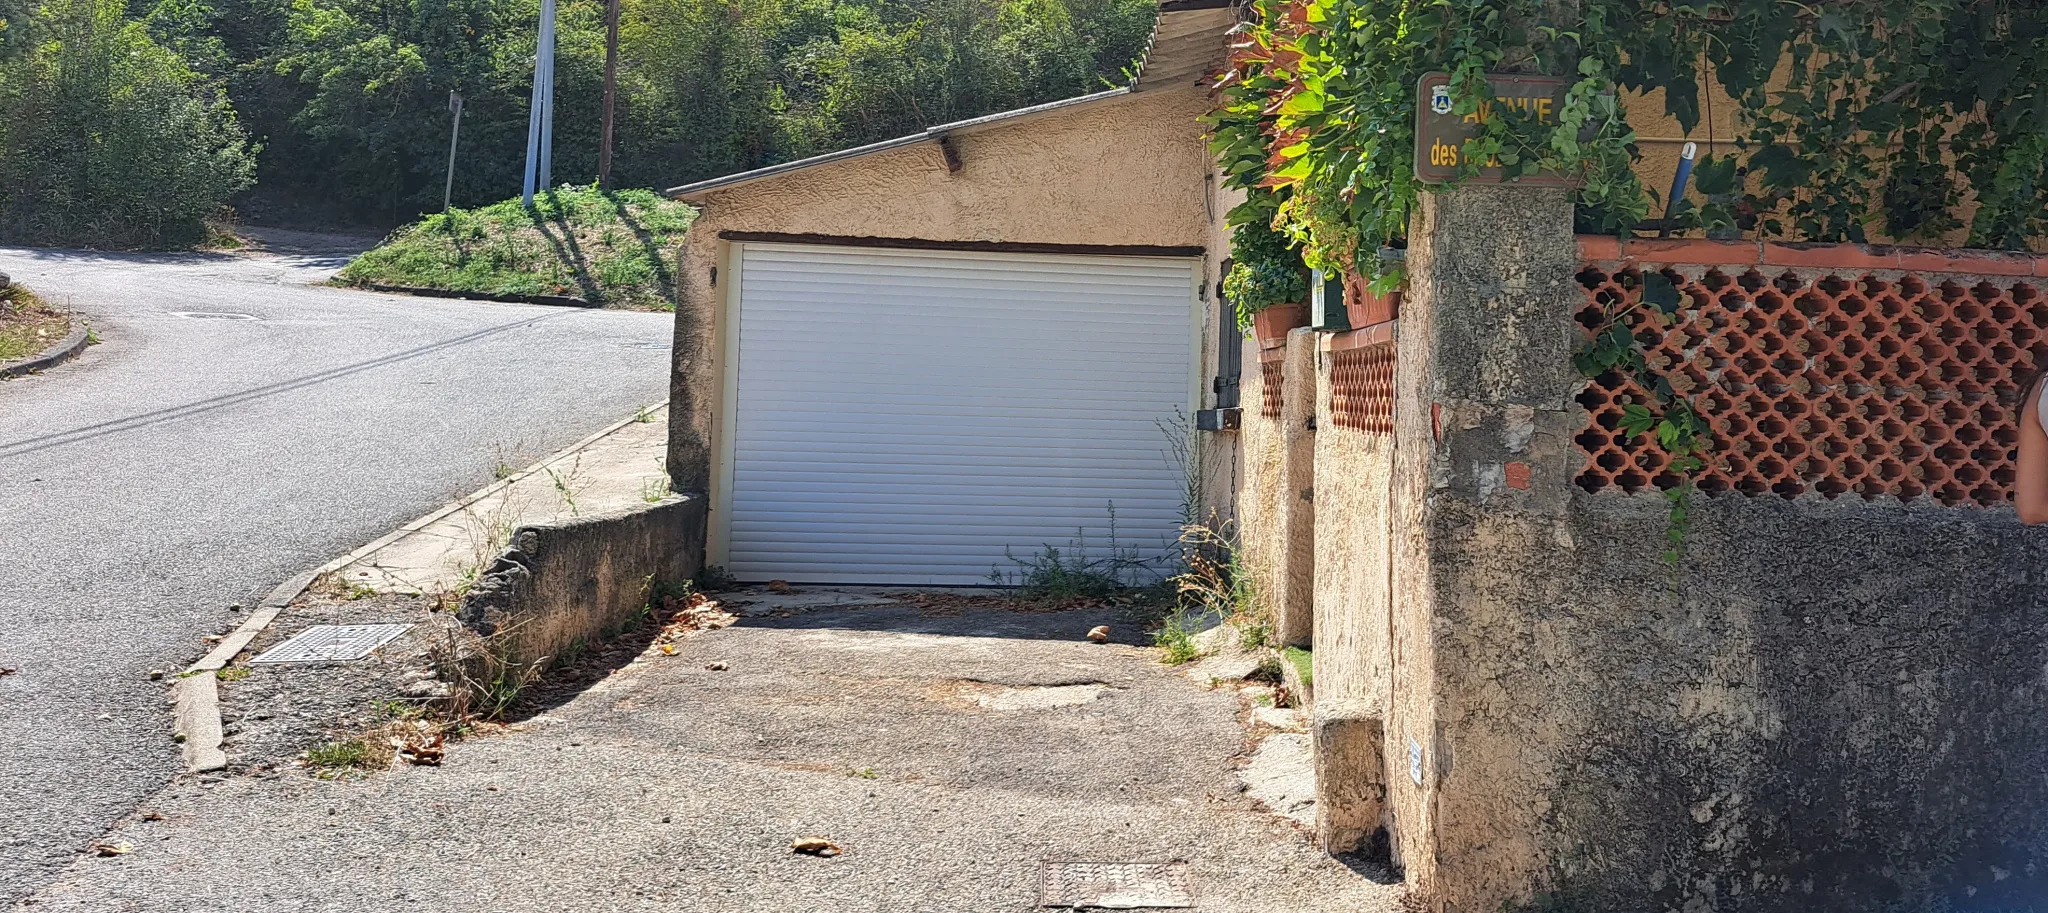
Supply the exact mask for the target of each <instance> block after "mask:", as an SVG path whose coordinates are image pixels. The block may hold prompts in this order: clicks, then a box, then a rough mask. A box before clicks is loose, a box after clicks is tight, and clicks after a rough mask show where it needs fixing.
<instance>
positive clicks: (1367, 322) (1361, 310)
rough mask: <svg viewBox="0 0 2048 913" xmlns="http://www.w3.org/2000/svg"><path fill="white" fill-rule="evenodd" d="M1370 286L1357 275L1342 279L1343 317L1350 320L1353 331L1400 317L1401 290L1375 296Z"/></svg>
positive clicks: (1369, 282) (1351, 274)
mask: <svg viewBox="0 0 2048 913" xmlns="http://www.w3.org/2000/svg"><path fill="white" fill-rule="evenodd" d="M1371 285H1372V283H1371V281H1370V280H1368V279H1366V278H1365V277H1364V276H1361V275H1359V274H1357V273H1350V274H1348V275H1346V276H1345V277H1344V316H1345V317H1347V318H1349V319H1350V320H1351V328H1352V329H1354V330H1362V329H1364V328H1366V327H1369V326H1372V325H1373V324H1376V323H1386V322H1387V321H1389V320H1393V319H1394V318H1396V317H1399V316H1401V290H1400V289H1395V290H1393V291H1391V292H1387V293H1386V294H1384V295H1376V294H1373V292H1372V289H1371Z"/></svg>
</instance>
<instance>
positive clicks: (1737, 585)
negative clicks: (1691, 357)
mask: <svg viewBox="0 0 2048 913" xmlns="http://www.w3.org/2000/svg"><path fill="white" fill-rule="evenodd" d="M1420 216H1421V218H1420V220H1419V222H1418V226H1419V229H1420V230H1418V232H1417V233H1416V235H1417V237H1416V238H1415V248H1416V249H1415V250H1414V252H1412V253H1411V262H1412V263H1413V264H1414V272H1413V274H1412V276H1411V286H1410V288H1411V293H1410V301H1409V305H1408V307H1407V308H1405V309H1404V312H1403V314H1402V325H1401V330H1402V336H1401V342H1400V345H1401V347H1402V348H1401V357H1402V359H1403V363H1402V365H1401V367H1400V368H1399V372H1400V377H1401V379H1402V387H1403V389H1402V392H1401V396H1402V397H1403V398H1402V400H1401V403H1400V406H1401V409H1402V411H1403V413H1404V414H1403V416H1402V417H1401V419H1400V420H1399V425H1400V429H1401V430H1400V432H1399V433H1398V436H1399V439H1400V448H1401V449H1400V452H1399V453H1398V454H1397V457H1396V463H1397V467H1396V478H1395V480H1394V488H1395V495H1394V500H1395V504H1396V516H1397V520H1396V529H1395V539H1396V540H1397V542H1400V543H1405V548H1401V549H1399V550H1398V551H1397V557H1396V559H1395V560H1396V562H1397V563H1396V566H1395V568H1394V572H1395V580H1396V583H1395V605H1396V609H1395V612H1394V617H1395V623H1396V624H1395V626H1396V630H1395V633H1394V640H1395V642H1396V646H1395V651H1394V653H1395V656H1396V659H1395V662H1394V673H1393V682H1392V685H1393V694H1394V699H1393V702H1392V703H1393V706H1392V707H1391V708H1390V709H1391V712H1390V714H1389V720H1388V731H1387V738H1386V743H1387V746H1388V751H1387V753H1388V756H1389V757H1388V759H1387V761H1388V767H1389V769H1390V770H1389V773H1390V774H1392V773H1394V772H1396V771H1398V774H1397V775H1393V776H1390V777H1389V782H1390V784H1391V788H1392V794H1391V796H1390V809H1391V811H1390V816H1391V817H1392V818H1393V820H1394V823H1395V830H1396V837H1397V841H1398V842H1399V844H1400V846H1401V848H1402V849H1403V851H1404V852H1403V856H1404V859H1403V861H1404V862H1405V863H1406V864H1407V865H1408V868H1409V873H1410V875H1411V878H1412V879H1414V880H1415V881H1416V882H1417V884H1418V885H1419V886H1420V887H1422V888H1423V890H1424V892H1425V895H1426V896H1427V897H1428V898H1429V899H1430V900H1431V901H1432V903H1433V905H1434V906H1435V907H1436V908H1438V909H1448V910H1459V911H1489V913H1490V911H1494V910H1498V909H1501V906H1502V904H1503V903H1506V904H1508V905H1510V906H1513V905H1520V904H1528V903H1533V902H1535V901H1537V900H1538V899H1539V898H1541V899H1544V900H1547V901H1553V902H1557V903H1560V904H1562V905H1563V907H1564V908H1566V909H1586V910H1722V911H1729V910H1756V911H1764V910H1786V909H1800V910H1840V911H1868V910H1880V909H1893V908H1898V909H1915V910H1918V909H1931V908H1936V906H1937V905H1938V904H1941V903H1947V904H1950V905H1952V906H1951V908H1953V909H1961V910H1994V909H2001V910H2002V909H2027V908H2029V906H2032V905H2038V903H2039V900H2040V899H2041V898H2043V897H2048V869H2044V868H2042V867H2041V866H2040V865H2038V864H2037V852H2038V849H2037V848H2040V847H2042V846H2043V844H2044V840H2043V838H2044V836H2048V835H2044V834H2043V833H2042V831H2043V829H2044V825H2043V824H2042V823H2041V822H2042V821H2043V813H2044V812H2048V714H2044V713H2043V710H2044V705H2043V696H2044V694H2043V677H2044V673H2048V607H2044V606H2043V604H2042V600H2041V598H2040V593H2041V588H2040V585H2039V581H2038V577H2039V575H2040V573H2041V572H2040V570H2038V569H2039V568H2041V567H2042V563H2043V560H2044V559H2048V554H2044V553H2043V552H2044V549H2048V538H2044V536H2043V535H2042V534H2041V533H2039V532H2036V531H2031V530H2027V529H2025V528H2023V527H2021V526H2020V525H2019V524H2018V523H2017V521H2016V520H2015V519H2014V518H2013V516H2012V514H2011V512H2010V511H2009V510H2006V509H2003V508H2000V509H1991V510H1986V509H1978V508H1943V507H1939V506H1933V505H1921V504H1915V505H1901V504H1899V503H1897V502H1896V501H1892V500H1889V499H1885V500H1881V501H1876V502H1868V503H1865V502H1862V501H1860V500H1853V499H1852V500H1848V501H1843V502H1829V501H1825V500H1823V499H1819V498H1817V497H1816V498H1811V499H1806V500H1801V501H1797V502H1793V501H1785V500H1782V499H1778V498H1772V497H1763V498H1748V497H1742V496H1722V497H1717V498H1713V499H1705V498H1702V499H1700V500H1699V501H1698V502H1697V506H1696V508H1695V519H1694V526H1693V529H1692V532H1691V535H1690V537H1689V539H1688V540H1687V549H1686V553H1685V556H1684V559H1683V561H1682V565H1681V568H1680V569H1678V570H1676V571H1674V569H1673V567H1672V566H1671V565H1670V564H1669V563H1667V562H1666V560H1665V558H1664V554H1663V552H1664V549H1665V542H1664V531H1665V523H1666V513H1667V508H1666V504H1665V501H1664V499H1663V498H1662V496H1660V495H1658V494H1655V493H1646V494H1640V495H1634V496H1630V495H1626V494H1621V493H1618V492H1603V493H1599V494H1588V493H1586V492H1585V491H1583V490H1581V489H1579V488H1577V487H1576V486H1575V485H1573V484H1572V479H1573V477H1574V476H1575V475H1576V474H1577V471H1578V469H1579V467H1580V466H1581V465H1583V460H1584V459H1585V458H1584V455H1583V454H1582V453H1581V452H1580V451H1578V450H1577V449H1576V447H1574V446H1573V445H1572V443H1571V438H1572V435H1573V434H1575V433H1576V432H1577V431H1578V430H1579V429H1580V428H1582V427H1583V425H1584V422H1585V420H1586V416H1585V413H1584V412H1583V410H1581V409H1580V408H1579V407H1578V406H1577V405H1576V404H1575V403H1574V402H1573V399H1572V398H1573V396H1574V394H1575V393H1576V391H1577V390H1578V389H1579V386H1580V384H1581V383H1582V379H1581V378H1580V377H1579V376H1578V374H1577V372H1576V371H1575V370H1574V369H1573V367H1572V365H1571V361H1570V355H1571V352H1572V351H1573V349H1574V348H1576V345H1577V338H1578V337H1577V334H1578V330H1577V329H1576V327H1575V325H1574V324H1573V323H1572V322H1571V317H1570V315H1571V314H1572V312H1573V311H1574V310H1575V309H1576V307H1577V306H1578V303H1579V301H1580V300H1582V299H1581V298H1580V294H1579V292H1578V290H1577V289H1576V287H1575V286H1574V285H1573V282H1572V278H1571V277H1572V273H1573V272H1575V271H1576V269H1577V268H1578V260H1579V258H1578V252H1577V249H1576V245H1575V244H1574V243H1573V239H1572V235H1571V230H1570V229H1571V226H1570V203H1569V197H1568V195H1567V194H1566V193H1565V192H1563V191H1551V190H1539V189H1518V188H1488V187H1468V188H1462V189H1459V190H1456V191H1453V192H1450V193H1445V194H1440V195H1433V196H1426V197H1425V205H1424V208H1423V211H1422V212H1421V214H1420ZM1512 463H1522V464H1524V465H1526V466H1527V467H1528V468H1529V476H1528V483H1527V486H1526V487H1515V486H1513V485H1510V484H1508V479H1509V478H1510V475H1509V473H1508V472H1507V471H1506V467H1507V466H1508V465H1509V464H1512ZM1324 506H1325V509H1326V510H1327V509H1328V504H1327V503H1326V504H1325V505H1324ZM1404 645H1405V646H1406V647H1407V649H1403V646H1404ZM1418 651H1419V652H1418ZM1409 737H1414V738H1416V740H1417V742H1418V743H1419V744H1421V745H1422V746H1424V749H1425V756H1426V761H1425V765H1424V768H1425V776H1424V784H1423V785H1421V786H1415V785H1414V784H1413V783H1412V781H1411V780H1410V779H1409V778H1408V776H1407V770H1406V764H1407V757H1406V739H1407V738H1409Z"/></svg>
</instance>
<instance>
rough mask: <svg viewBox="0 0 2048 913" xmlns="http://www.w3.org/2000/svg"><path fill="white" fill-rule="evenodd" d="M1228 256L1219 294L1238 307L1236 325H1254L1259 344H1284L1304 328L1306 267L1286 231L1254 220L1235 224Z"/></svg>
mask: <svg viewBox="0 0 2048 913" xmlns="http://www.w3.org/2000/svg"><path fill="white" fill-rule="evenodd" d="M1230 255H1231V261H1232V263H1231V267H1230V273H1229V274H1228V275H1226V276H1224V277H1223V294H1224V296H1225V297H1226V298H1227V299H1229V301H1230V303H1231V305H1232V306H1233V307H1235V308H1236V309H1237V323H1238V326H1239V327H1244V328H1251V329H1253V330H1254V331H1255V332H1256V334H1257V336H1258V339H1259V347H1260V348H1266V349H1271V348H1275V347H1277V346H1281V345H1285V344H1286V342H1287V332H1288V331H1289V330H1292V329H1294V328H1296V327H1305V326H1308V270H1307V269H1306V268H1305V267H1304V266H1302V263H1301V255H1300V254H1299V253H1297V252H1296V251H1295V250H1294V248H1293V246H1292V245H1291V244H1290V243H1289V242H1288V240H1287V237H1286V236H1285V235H1282V234H1280V233H1279V232H1277V231H1274V230H1273V228H1272V226H1271V225H1269V224H1266V223H1264V222H1262V221H1258V220H1248V221H1245V222H1240V223H1238V225H1237V228H1236V229H1235V230H1233V231H1232V233H1231V237H1230Z"/></svg>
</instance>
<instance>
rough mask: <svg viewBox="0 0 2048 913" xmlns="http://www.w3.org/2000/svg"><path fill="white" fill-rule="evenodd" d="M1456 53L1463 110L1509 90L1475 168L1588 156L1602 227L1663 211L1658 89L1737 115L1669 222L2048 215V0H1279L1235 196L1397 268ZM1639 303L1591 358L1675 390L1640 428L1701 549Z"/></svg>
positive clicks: (1953, 232)
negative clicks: (1526, 77) (1642, 96)
mask: <svg viewBox="0 0 2048 913" xmlns="http://www.w3.org/2000/svg"><path fill="white" fill-rule="evenodd" d="M1433 71H1443V72H1448V73H1450V74H1451V80H1450V85H1451V88H1452V92H1453V99H1454V105H1455V107H1454V113H1456V114H1459V115H1469V114H1473V113H1474V112H1476V111H1478V110H1479V109H1480V107H1481V105H1488V107H1489V112H1490V116H1488V117H1485V118H1483V123H1482V124H1481V126H1480V129H1479V132H1478V133H1477V135H1476V136H1474V137H1473V138H1472V139H1470V140H1469V141H1467V142H1466V143H1465V147H1464V149H1463V150H1462V156H1461V160H1462V161H1463V162H1464V165H1463V166H1462V167H1463V176H1464V177H1470V176H1472V175H1474V174H1476V173H1477V172H1478V170H1479V164H1480V163H1482V162H1483V163H1490V164H1493V165H1497V166H1498V167H1499V168H1500V169H1501V170H1502V171H1503V172H1504V174H1505V176H1507V177H1517V176H1529V175H1535V174H1555V175H1563V176H1566V177H1568V178H1571V179H1572V180H1574V181H1575V182H1576V183H1577V186H1578V199H1577V212H1576V221H1577V223H1578V227H1579V230H1581V231H1587V232H1598V233H1613V234H1621V235H1628V234H1630V233H1632V232H1633V231H1635V230H1636V229H1637V228H1639V227H1641V226H1643V225H1644V224H1645V222H1646V220H1648V219H1649V218H1650V216H1651V214H1652V212H1653V211H1654V210H1660V209H1663V208H1664V206H1663V204H1665V202H1666V201H1664V200H1662V199H1661V198H1660V196H1659V194H1658V193H1657V192H1656V190H1655V189H1654V188H1650V187H1646V186H1645V185H1644V184H1643V183H1642V181H1641V180H1640V179H1639V177H1638V174H1637V165H1638V163H1639V161H1640V158H1641V151H1640V149H1639V148H1638V140H1637V134H1636V131H1635V128H1634V127H1633V126H1632V125H1631V124H1630V122H1629V112H1628V110H1627V108H1626V107H1625V106H1624V105H1623V104H1622V102H1621V98H1622V97H1623V94H1624V93H1649V92H1653V91H1657V90H1661V92H1662V96H1661V97H1662V99H1663V102H1664V113H1665V114H1666V115H1668V116H1669V117H1671V118H1672V119H1673V120H1675V121H1676V122H1677V123H1678V125H1679V127H1680V128H1681V129H1682V130H1683V131H1684V132H1686V133H1687V134H1692V133H1693V131H1695V130H1696V129H1698V128H1699V127H1701V126H1702V125H1703V122H1705V121H1706V120H1708V119H1710V118H1711V119H1714V120H1716V121H1718V122H1720V123H1724V124H1732V125H1733V129H1734V130H1735V133H1736V136H1737V137H1738V139H1737V141H1736V142H1735V143H1734V144H1733V148H1724V149H1721V150H1717V151H1718V152H1720V153H1721V154H1719V155H1718V156H1714V155H1710V156H1709V157H1707V158H1706V159H1704V160H1702V161H1701V162H1700V163H1699V164H1698V167H1697V168H1696V171H1695V175H1696V178H1697V179H1696V181H1695V183H1694V184H1693V187H1692V192H1691V193H1690V194H1688V196H1687V198H1686V199H1682V200H1677V201H1671V204H1670V206H1669V212H1670V219H1669V221H1667V222H1664V223H1662V224H1660V225H1658V226H1657V227H1660V228H1672V229H1678V230H1680V231H1707V232H1710V233H1714V234H1716V235H1721V236H1726V235H1730V234H1746V235H1749V236H1754V237H1760V238H1776V239H1789V240H1797V241H1828V242H1841V241H1852V242H1863V241H1866V240H1868V239H1869V238H1870V237H1871V236H1873V235H1875V234H1879V233H1882V234H1884V235H1888V236H1890V237H1892V238H1894V239H1897V240H1903V241H1923V242H1942V241H1947V240H1950V239H1953V238H1955V237H1956V236H1958V235H1961V236H1962V237H1963V238H1964V239H1966V240H1965V241H1964V243H1965V244H1966V245H1967V246H1971V247H1986V248H1999V249H2016V250H2017V249H2026V248H2028V246H2029V245H2030V244H2031V243H2032V242H2033V241H2034V240H2035V239H2037V238H2039V237H2040V236H2041V235H2042V234H2043V232H2044V230H2048V9H2044V8H2043V7H2042V5H2041V4H2040V3H2039V2H2038V0H1889V2H1886V0H1255V3H1254V6H1253V8H1252V15H1251V17H1250V21H1248V22H1246V23H1245V24H1244V25H1243V26H1242V27H1241V28H1240V30H1239V33H1238V35H1237V38H1236V41H1235V43H1234V45H1233V48H1232V55H1231V59H1230V67H1229V69H1228V71H1227V72H1226V73H1225V74H1224V77H1223V78H1222V80H1220V82H1219V84H1218V95H1219V103H1218V107H1217V109H1216V111H1215V112H1214V113H1213V114H1212V115H1211V119H1210V126H1211V128H1212V137H1213V140H1212V148H1213V151H1214V152H1215V153H1216V155H1217V159H1218V162H1219V166H1220V168H1221V169H1222V171H1223V172H1224V175H1225V179H1226V181H1227V182H1228V183H1230V184H1231V185H1233V186H1236V187H1239V188H1244V189H1247V190H1252V191H1256V192H1255V193H1253V194H1252V197H1253V198H1252V200H1251V201H1249V202H1248V203H1247V204H1245V206H1243V207H1240V210H1239V211H1237V212H1233V213H1232V217H1233V219H1234V220H1235V221H1238V222H1240V223H1243V222H1257V223H1262V224H1268V225H1270V226H1271V227H1272V228H1273V229H1274V230H1276V231H1278V232H1280V233H1282V234H1284V235H1286V236H1287V237H1288V238H1290V239H1291V240H1292V241H1293V242H1294V243H1295V244H1296V245H1297V246H1298V247H1299V249H1300V251H1301V253H1302V256H1303V259H1304V260H1305V261H1306V262H1307V263H1308V265H1309V266H1312V267H1318V268H1321V269H1325V270H1328V271H1332V272H1336V271H1353V272H1357V273H1359V274H1362V275H1364V276H1365V277H1367V278H1369V279H1371V280H1372V287H1373V290H1374V291H1378V292H1384V291H1387V290H1390V289H1392V288H1393V287H1395V286H1397V285H1398V284H1399V283H1400V281H1401V278H1402V277H1401V275H1400V268H1401V267H1400V263H1401V261H1400V260H1399V259H1397V258H1383V257H1379V256H1374V254H1375V253H1376V252H1377V251H1378V250H1379V249H1380V248H1383V247H1401V246H1405V244H1406V240H1407V232H1408V225H1409V218H1410V217H1411V215H1412V213H1413V211H1414V208H1415V203H1416V199H1417V194H1418V193H1419V192H1420V191H1421V189H1422V188H1421V187H1420V186H1419V185H1418V184H1417V182H1416V180H1415V177H1414V167H1415V162H1414V148H1415V119H1416V112H1415V104H1416V101H1415V95H1416V85H1417V82H1418V80H1419V79H1420V78H1421V77H1422V75H1423V74H1425V73H1429V72H1433ZM1497 72H1511V73H1531V74H1541V75H1548V76H1558V77H1564V78H1565V79H1566V80H1567V81H1568V83H1569V88H1568V90H1567V91H1566V93H1565V95H1564V98H1563V102H1562V104H1561V105H1559V106H1558V107H1557V109H1556V116H1555V118H1554V119H1552V120H1549V121H1538V120H1537V119H1536V118H1535V117H1534V116H1533V115H1531V114H1529V113H1527V112H1525V111H1519V110H1516V109H1513V108H1510V107H1508V106H1506V105H1490V104H1488V103H1489V102H1491V100H1492V99H1491V90H1490V89H1489V88H1488V86H1487V82H1486V78H1485V77H1486V74H1488V73H1497ZM1710 87H1711V89H1712V91H1709V89H1710ZM1717 99H1718V103H1717ZM1729 100H1732V102H1733V104H1732V106H1731V105H1729V104H1728V101H1729ZM1717 108H1718V109H1719V110H1717ZM1724 119H1725V120H1724ZM1660 278H1661V277H1660ZM1646 279H1647V276H1646ZM1649 281H1654V280H1649ZM1663 284H1664V285H1667V286H1668V285H1669V283H1668V281H1667V282H1664V283H1663ZM1642 299H1643V302H1644V304H1646V305H1647V306H1650V307H1652V308H1655V309H1656V310H1658V311H1659V312H1660V314H1663V315H1666V316H1667V317H1668V314H1669V313H1670V312H1671V311H1673V310H1675V309H1676V308H1677V306H1678V301H1677V295H1676V292H1675V291H1674V290H1671V289H1665V288H1645V289H1644V294H1643V295H1642ZM1627 316H1628V315H1626V314H1621V313H1616V314H1610V315H1606V320H1604V321H1603V324H1602V326H1601V327H1599V328H1596V330H1595V332H1594V333H1593V335H1592V338H1591V341H1590V342H1589V343H1588V344H1587V345H1586V346H1585V347H1584V349H1583V350H1582V351H1581V352H1580V353H1579V356H1578V359H1577V361H1578V367H1579V369H1580V370H1581V372H1583V373H1586V374H1587V375H1588V376H1597V375H1599V374H1601V373H1604V372H1620V373H1626V374H1629V375H1631V376H1633V377H1634V378H1635V380H1636V381H1637V382H1638V383H1639V385H1640V387H1641V388H1642V389H1644V390H1646V391H1650V395H1649V397H1648V401H1646V402H1640V403H1637V404H1634V405H1633V406H1631V407H1630V410H1629V413H1628V427H1629V428H1630V429H1631V430H1633V431H1634V432H1636V433H1640V434H1647V435H1650V436H1652V437H1653V439H1654V440H1656V441H1657V442H1658V444H1659V446H1660V447H1662V448H1663V449H1664V450H1666V451H1667V452H1668V453H1669V454H1670V455H1671V457H1672V466H1673V468H1674V469H1677V470H1680V475H1681V477H1683V478H1685V479H1686V480H1687V481H1686V483H1685V484H1682V485H1681V486H1680V487H1679V488H1678V489H1677V490H1676V491H1674V492H1672V493H1671V497H1672V515H1671V534H1672V546H1673V552H1672V557H1673V560H1676V556H1677V554H1678V551H1679V549H1680V548H1681V547H1682V544H1683V537H1684V534H1685V528H1686V503H1687V497H1688V496H1689V493H1690V490H1691V486H1690V482H1689V479H1690V474H1691V473H1692V472H1694V471H1697V469H1699V468H1700V467H1702V466H1704V465H1705V460H1706V459H1708V458H1709V457H1710V454H1709V449H1710V443H1711V442H1710V440H1709V434H1708V430H1707V424H1706V422H1705V420H1704V419H1703V418H1702V417H1701V415H1700V414H1699V412H1698V410H1697V409H1696V407H1695V405H1694V404H1693V403H1692V402H1691V401H1690V400H1688V399H1687V398H1686V397H1685V396H1684V395H1683V394H1681V393H1679V392H1676V391H1674V390H1673V389H1672V385H1671V383H1670V382H1669V380H1668V379H1666V378H1664V377H1662V376H1660V375H1659V374H1658V372H1657V371H1655V370H1654V369H1653V368H1652V367H1651V366H1650V364H1649V363H1648V361H1647V359H1646V358H1645V356H1644V353H1643V351H1642V347H1641V344H1640V342H1639V341H1637V340H1636V339H1635V338H1634V336H1633V335H1632V334H1630V333H1629V332H1628V331H1627V329H1626V328H1625V324H1626V320H1625V318H1626V317H1627Z"/></svg>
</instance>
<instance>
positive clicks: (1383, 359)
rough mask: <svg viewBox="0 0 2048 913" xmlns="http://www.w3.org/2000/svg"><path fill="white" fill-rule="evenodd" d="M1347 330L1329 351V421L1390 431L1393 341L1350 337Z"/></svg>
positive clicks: (1360, 428)
mask: <svg viewBox="0 0 2048 913" xmlns="http://www.w3.org/2000/svg"><path fill="white" fill-rule="evenodd" d="M1363 332H1369V331H1362V332H1361V333H1347V334H1344V335H1343V336H1339V337H1338V340H1341V342H1339V343H1338V344H1336V345H1333V346H1332V347H1331V351H1330V422H1331V424H1334V425H1336V426H1337V427H1339V428H1356V429H1358V430H1360V431H1370V432H1372V433H1374V434H1392V433H1394V343H1393V340H1392V338H1391V336H1390V335H1386V334H1382V335H1384V336H1386V338H1368V339H1357V340H1353V339H1350V338H1349V337H1352V336H1359V335H1363Z"/></svg>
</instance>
